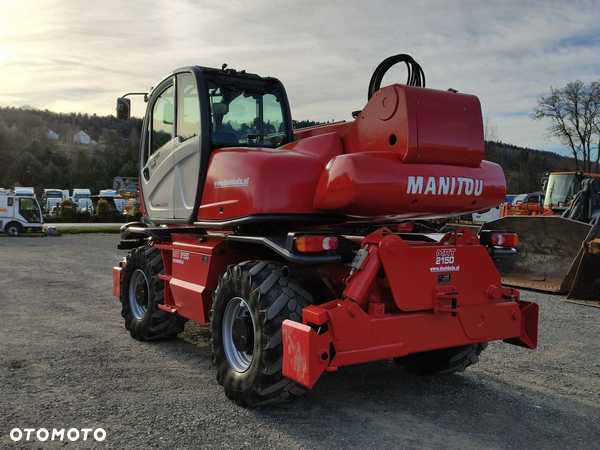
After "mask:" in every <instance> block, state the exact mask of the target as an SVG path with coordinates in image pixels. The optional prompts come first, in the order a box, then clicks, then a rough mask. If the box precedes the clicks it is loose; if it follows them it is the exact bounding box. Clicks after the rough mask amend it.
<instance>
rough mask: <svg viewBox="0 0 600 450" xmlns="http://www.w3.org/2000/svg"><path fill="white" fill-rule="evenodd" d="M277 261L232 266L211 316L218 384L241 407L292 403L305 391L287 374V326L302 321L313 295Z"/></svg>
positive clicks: (216, 294)
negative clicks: (288, 322)
mask: <svg viewBox="0 0 600 450" xmlns="http://www.w3.org/2000/svg"><path fill="white" fill-rule="evenodd" d="M282 269H283V268H282V266H281V265H279V264H276V263H273V262H264V261H248V262H245V263H242V264H238V265H236V266H230V267H229V268H228V269H227V273H225V274H224V275H222V276H221V277H220V278H219V285H218V287H217V289H216V290H215V291H214V293H213V309H212V311H211V315H212V319H211V328H212V338H211V339H212V340H211V344H212V352H213V360H214V362H215V364H216V366H217V381H218V382H219V383H220V384H221V385H222V386H223V387H224V389H225V394H226V395H227V397H229V398H230V399H232V400H234V401H235V402H236V403H237V404H239V405H244V406H257V405H263V404H267V403H276V402H280V401H285V400H290V399H292V398H294V397H295V396H298V395H302V394H303V393H304V392H305V391H306V389H305V388H303V387H301V386H299V385H297V384H296V383H295V382H293V381H291V380H290V379H288V378H285V377H284V376H283V374H282V362H283V342H282V337H281V330H282V324H283V321H284V320H286V319H291V320H294V321H296V322H300V321H301V320H302V310H303V309H304V308H305V307H306V306H308V305H309V304H311V303H312V297H311V295H310V294H309V293H308V292H306V291H305V290H304V289H302V288H301V287H300V285H299V284H298V283H296V282H295V281H293V280H290V279H287V278H285V277H284V276H283V273H282V272H283V271H282Z"/></svg>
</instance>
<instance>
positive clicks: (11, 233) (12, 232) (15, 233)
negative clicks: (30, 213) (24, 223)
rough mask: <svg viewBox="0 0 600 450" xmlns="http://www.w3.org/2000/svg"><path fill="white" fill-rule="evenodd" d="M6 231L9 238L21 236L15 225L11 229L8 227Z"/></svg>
mask: <svg viewBox="0 0 600 450" xmlns="http://www.w3.org/2000/svg"><path fill="white" fill-rule="evenodd" d="M6 231H7V233H6V234H8V235H9V236H18V235H19V229H18V228H17V227H16V226H14V225H11V226H10V227H8V229H7V230H6Z"/></svg>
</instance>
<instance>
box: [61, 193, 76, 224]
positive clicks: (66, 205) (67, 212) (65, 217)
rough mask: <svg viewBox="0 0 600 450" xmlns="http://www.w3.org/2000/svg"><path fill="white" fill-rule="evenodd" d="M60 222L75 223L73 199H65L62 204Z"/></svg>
mask: <svg viewBox="0 0 600 450" xmlns="http://www.w3.org/2000/svg"><path fill="white" fill-rule="evenodd" d="M59 217H60V221H61V222H66V223H72V222H75V207H74V206H73V202H72V201H71V199H68V198H66V199H64V200H63V201H62V203H61V204H60V216H59Z"/></svg>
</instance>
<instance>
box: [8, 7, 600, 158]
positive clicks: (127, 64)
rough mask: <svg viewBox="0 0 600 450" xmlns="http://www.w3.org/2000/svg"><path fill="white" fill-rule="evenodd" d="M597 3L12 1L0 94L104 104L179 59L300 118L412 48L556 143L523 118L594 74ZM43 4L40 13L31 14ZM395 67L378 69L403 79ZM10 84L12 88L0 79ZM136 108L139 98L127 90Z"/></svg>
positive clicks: (504, 122)
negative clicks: (267, 86)
mask: <svg viewBox="0 0 600 450" xmlns="http://www.w3.org/2000/svg"><path fill="white" fill-rule="evenodd" d="M597 6H598V5H597V2H589V1H585V0H579V1H571V2H562V1H544V2H542V1H531V2H521V1H516V0H509V1H499V0H494V1H488V2H480V1H469V0H462V1H461V0H458V1H454V2H437V1H421V2H412V3H407V2H397V1H392V0H387V1H373V2H364V1H357V0H348V1H340V0H335V1H328V2H322V1H316V0H311V1H303V2H298V1H291V0H284V1H276V0H268V1H265V0H255V1H253V2H247V1H243V0H231V1H228V2H226V3H222V2H221V3H216V2H213V1H204V0H202V1H192V0H172V1H171V2H169V4H168V6H166V5H165V3H164V2H162V1H158V0H153V1H142V2H123V1H116V0H105V1H102V2H91V1H74V0H62V1H60V2H46V1H41V0H32V1H29V2H19V3H16V2H12V3H9V4H8V5H7V6H6V7H3V15H2V16H1V17H0V43H1V44H0V86H2V88H1V90H0V105H4V106H6V105H10V106H20V105H24V104H30V105H34V106H36V107H38V108H42V109H46V108H47V109H51V110H52V109H56V110H59V111H62V112H71V111H64V109H62V108H66V107H69V108H74V109H73V110H74V111H76V112H88V113H97V114H101V115H104V114H112V113H113V112H114V103H115V98H116V97H117V96H119V95H121V94H123V93H125V92H131V91H140V90H148V89H150V87H151V86H153V85H154V84H155V83H156V82H157V81H159V79H160V78H161V77H163V76H164V75H165V74H167V73H169V72H171V71H172V70H173V69H175V68H177V67H181V66H187V65H193V64H198V65H205V66H212V67H220V66H221V65H222V64H223V63H225V62H226V63H228V64H229V66H230V67H234V68H237V69H246V70H247V71H249V72H254V73H258V74H260V75H265V76H275V77H277V78H279V79H281V80H282V81H283V83H284V84H285V85H286V89H287V92H288V95H289V97H290V102H291V105H292V112H293V115H294V116H295V117H296V118H298V119H311V120H321V121H325V120H331V119H337V120H340V119H345V120H348V119H350V113H351V111H353V110H356V109H361V108H362V107H363V106H364V104H365V102H366V99H367V86H368V82H369V79H370V77H371V74H372V71H373V70H374V69H375V67H377V65H378V64H379V62H381V60H383V59H384V58H386V57H387V56H390V55H392V54H396V53H408V54H411V55H412V56H413V57H414V58H415V59H416V60H417V61H418V62H419V63H420V64H421V66H422V67H423V69H424V70H425V76H426V79H427V85H428V87H432V88H437V89H447V88H448V87H453V88H455V89H458V90H459V91H461V92H467V93H473V94H475V95H477V96H478V97H479V98H480V100H481V103H482V109H483V113H484V115H486V114H487V115H488V116H489V120H490V122H492V123H495V124H497V126H498V133H499V138H500V139H501V140H503V141H505V142H510V143H514V144H517V145H523V146H529V147H533V148H541V149H544V148H552V149H555V148H557V147H558V144H557V143H556V142H546V141H545V140H544V138H543V137H544V134H545V124H544V123H542V122H533V121H531V119H530V117H529V114H530V113H531V111H532V110H533V108H534V107H535V105H536V102H537V98H538V97H539V96H540V95H545V94H547V93H548V92H549V89H550V86H564V85H565V84H566V83H568V82H570V81H573V80H575V79H582V80H583V81H586V82H589V81H594V80H597V79H598V78H599V77H598V74H599V73H600V51H599V50H600V32H599V31H598V26H597V20H596V16H597V15H596V14H595V13H592V11H595V10H597ZM41 12H43V14H41ZM405 78H406V75H405V73H404V72H403V71H402V69H401V68H398V69H395V70H393V72H392V73H390V75H389V76H388V77H386V78H385V81H389V82H393V81H400V82H404V81H405ZM8 87H10V88H8ZM133 103H134V109H133V111H134V113H135V114H137V115H141V114H143V106H144V105H143V102H141V101H136V100H134V102H133Z"/></svg>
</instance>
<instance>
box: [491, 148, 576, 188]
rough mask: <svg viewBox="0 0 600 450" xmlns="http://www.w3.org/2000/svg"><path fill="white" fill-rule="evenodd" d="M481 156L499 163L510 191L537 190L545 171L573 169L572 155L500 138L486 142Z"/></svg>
mask: <svg viewBox="0 0 600 450" xmlns="http://www.w3.org/2000/svg"><path fill="white" fill-rule="evenodd" d="M484 158H485V159H486V160H488V161H492V162H495V163H498V164H500V165H501V166H502V169H503V170H504V176H505V177H506V187H507V189H506V190H507V193H509V194H520V193H526V192H533V191H539V190H540V189H541V179H542V177H543V176H544V173H546V172H560V171H569V170H575V161H574V160H573V158H568V157H565V156H561V155H559V154H557V153H552V152H548V151H541V150H534V149H531V148H524V147H518V146H516V145H512V144H506V143H503V142H500V141H493V142H492V141H490V142H486V143H485V156H484Z"/></svg>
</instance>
